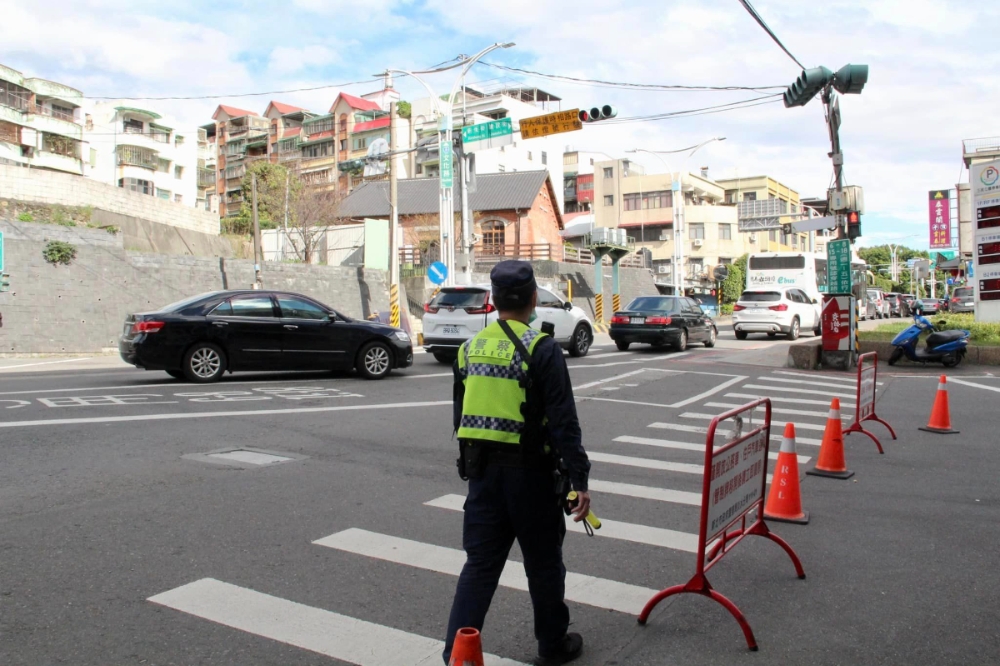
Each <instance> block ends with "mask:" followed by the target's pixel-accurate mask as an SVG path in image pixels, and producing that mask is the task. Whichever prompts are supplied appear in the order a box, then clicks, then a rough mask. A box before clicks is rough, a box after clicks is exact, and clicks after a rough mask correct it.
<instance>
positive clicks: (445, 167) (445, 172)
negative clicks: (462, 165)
mask: <svg viewBox="0 0 1000 666" xmlns="http://www.w3.org/2000/svg"><path fill="white" fill-rule="evenodd" d="M438 155H440V156H441V157H440V159H441V187H442V188H443V189H447V188H450V187H452V186H453V185H454V184H455V168H454V164H453V157H452V155H453V153H452V150H451V142H450V141H442V142H441V144H440V146H439V148H438Z"/></svg>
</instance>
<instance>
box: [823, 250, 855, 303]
mask: <svg viewBox="0 0 1000 666" xmlns="http://www.w3.org/2000/svg"><path fill="white" fill-rule="evenodd" d="M826 277H827V280H826V283H827V293H828V294H849V293H851V241H850V240H849V239H846V238H845V239H843V240H835V241H830V242H828V243H827V244H826Z"/></svg>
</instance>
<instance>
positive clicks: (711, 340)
mask: <svg viewBox="0 0 1000 666" xmlns="http://www.w3.org/2000/svg"><path fill="white" fill-rule="evenodd" d="M718 337H719V332H718V331H717V330H715V327H714V326H713V327H712V328H711V329H710V330H709V332H708V340H705V346H706V347H708V348H709V349H711V348H712V347H714V346H715V339H716V338H718Z"/></svg>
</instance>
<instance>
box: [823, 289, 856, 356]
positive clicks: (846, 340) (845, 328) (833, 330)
mask: <svg viewBox="0 0 1000 666" xmlns="http://www.w3.org/2000/svg"><path fill="white" fill-rule="evenodd" d="M852 337H853V336H851V297H850V296H830V295H829V294H827V295H825V296H823V351H851V348H852V344H851V343H852V340H851V338H852Z"/></svg>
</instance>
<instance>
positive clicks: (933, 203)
mask: <svg viewBox="0 0 1000 666" xmlns="http://www.w3.org/2000/svg"><path fill="white" fill-rule="evenodd" d="M950 194H951V193H950V192H949V191H948V190H931V191H930V197H929V203H928V206H927V207H928V212H929V215H930V232H931V249H932V250H937V249H941V248H946V247H951V200H950Z"/></svg>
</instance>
